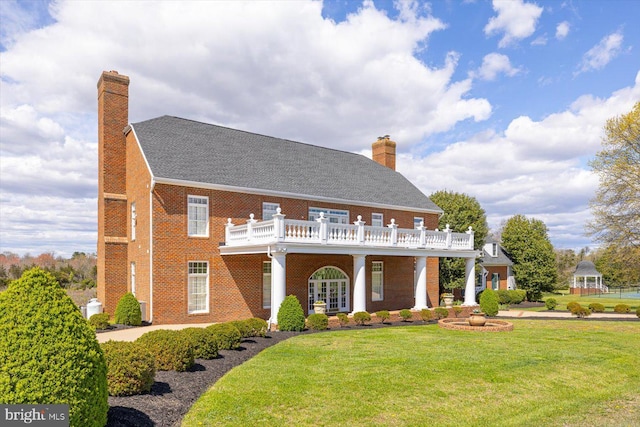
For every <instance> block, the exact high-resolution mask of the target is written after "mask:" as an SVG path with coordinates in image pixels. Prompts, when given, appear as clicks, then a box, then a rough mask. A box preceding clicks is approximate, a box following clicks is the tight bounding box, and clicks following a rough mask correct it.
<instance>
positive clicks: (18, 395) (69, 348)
mask: <svg viewBox="0 0 640 427" xmlns="http://www.w3.org/2000/svg"><path fill="white" fill-rule="evenodd" d="M107 397H108V395H107V366H106V364H105V360H104V354H103V353H102V350H101V349H100V345H99V344H98V341H97V340H96V335H95V332H94V330H93V329H92V328H91V327H90V326H89V324H88V322H87V321H86V320H85V319H84V318H83V317H82V314H81V313H80V309H79V308H78V307H77V306H76V305H75V304H74V303H73V301H72V300H71V298H69V297H68V296H67V295H66V293H65V291H64V290H63V289H62V288H61V287H60V285H59V284H58V282H57V281H56V279H55V278H54V277H53V276H52V275H51V274H50V273H47V272H45V271H44V270H42V269H40V268H33V269H30V270H27V271H25V272H24V273H23V274H22V277H21V278H20V279H18V280H15V281H13V282H11V284H10V285H9V287H8V288H7V290H5V291H3V292H2V293H0V402H2V403H3V404H45V403H48V404H57V403H64V404H68V405H69V424H70V426H72V427H76V426H77V427H85V426H96V427H102V426H104V425H105V424H106V423H107V410H108V409H109V406H108V404H107Z"/></svg>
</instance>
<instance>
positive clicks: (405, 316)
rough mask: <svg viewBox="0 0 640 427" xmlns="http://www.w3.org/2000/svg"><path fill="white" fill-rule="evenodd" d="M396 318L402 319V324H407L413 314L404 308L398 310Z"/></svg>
mask: <svg viewBox="0 0 640 427" xmlns="http://www.w3.org/2000/svg"><path fill="white" fill-rule="evenodd" d="M398 316H400V317H401V318H402V321H403V322H407V321H408V320H409V319H411V318H412V317H413V313H412V312H411V310H409V309H408V308H405V309H402V310H400V312H398Z"/></svg>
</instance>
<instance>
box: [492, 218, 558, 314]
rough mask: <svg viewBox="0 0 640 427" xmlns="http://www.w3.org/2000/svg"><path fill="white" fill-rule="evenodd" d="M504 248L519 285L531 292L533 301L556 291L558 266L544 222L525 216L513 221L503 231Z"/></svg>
mask: <svg viewBox="0 0 640 427" xmlns="http://www.w3.org/2000/svg"><path fill="white" fill-rule="evenodd" d="M502 246H503V247H504V248H505V249H506V250H507V252H509V254H510V255H511V258H512V259H513V263H514V265H513V273H514V275H515V277H516V283H517V286H518V288H521V289H524V290H525V291H527V299H528V300H529V301H535V300H539V299H540V298H541V296H542V292H545V291H551V290H553V287H554V285H555V283H556V281H557V279H558V266H557V264H556V259H555V253H554V250H553V245H552V244H551V241H549V237H548V235H547V226H546V225H545V223H544V222H542V221H541V220H538V219H535V218H531V219H529V218H527V217H525V216H524V215H515V216H513V217H511V218H509V219H508V220H507V222H506V223H505V224H504V227H503V229H502Z"/></svg>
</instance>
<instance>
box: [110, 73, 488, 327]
mask: <svg viewBox="0 0 640 427" xmlns="http://www.w3.org/2000/svg"><path fill="white" fill-rule="evenodd" d="M128 86H129V78H128V77H126V76H124V75H120V74H118V73H117V72H115V71H111V72H104V73H103V74H102V76H101V77H100V80H99V81H98V133H99V156H98V157H99V159H98V162H99V188H98V191H99V194H98V299H99V300H100V301H101V302H102V304H103V307H104V309H105V311H106V312H109V313H113V312H114V311H115V306H116V304H117V302H118V300H119V298H120V297H121V296H122V295H123V294H124V293H125V292H128V291H131V292H133V293H134V294H135V296H136V298H137V299H138V300H139V301H141V302H142V303H143V304H142V306H143V309H144V312H143V318H144V319H146V320H147V321H152V322H153V323H157V324H168V323H198V322H219V321H228V320H233V319H240V318H248V317H261V318H264V319H270V320H271V321H272V322H273V323H276V320H277V319H276V317H277V309H278V307H279V306H280V303H281V302H282V300H283V299H284V297H285V296H286V295H289V294H293V295H296V296H297V297H298V299H299V301H300V302H301V304H302V306H303V308H304V309H305V312H306V314H309V313H311V312H313V302H315V301H316V300H323V301H326V303H327V311H328V312H329V313H336V312H347V313H352V312H357V311H369V312H373V311H376V310H382V309H388V310H394V309H402V308H411V307H413V308H414V309H422V308H426V307H432V306H434V305H438V301H439V286H438V258H439V257H443V256H453V257H462V258H465V259H466V261H467V262H466V266H467V268H466V280H467V282H466V283H467V287H468V288H469V289H473V288H474V286H475V283H474V282H475V280H474V278H475V271H474V270H475V267H474V264H475V257H476V251H474V250H473V232H472V230H471V229H470V230H469V231H468V232H467V233H453V232H451V230H448V229H446V230H442V231H438V230H434V229H435V228H436V227H437V224H438V217H439V215H440V214H441V213H442V210H441V209H440V208H438V206H436V205H435V204H434V203H433V202H432V201H431V200H429V198H428V197H426V196H425V195H424V194H423V193H422V192H420V190H418V189H417V188H416V187H415V186H414V185H413V184H411V182H409V181H408V180H407V179H406V178H404V177H403V176H402V175H401V174H399V173H398V172H396V171H395V146H396V144H395V142H393V141H391V140H390V139H389V138H388V137H382V138H379V139H378V140H377V141H375V142H374V143H373V146H372V148H373V160H371V159H368V158H366V157H364V156H361V155H358V154H354V153H349V152H344V151H339V150H334V149H328V148H322V147H318V146H313V145H309V144H303V143H299V142H294V141H289V140H284V139H280V138H273V137H268V136H263V135H257V134H253V133H249V132H244V131H240V130H234V129H229V128H226V127H221V126H216V125H211V124H206V123H200V122H195V121H192V120H186V119H181V118H177V117H170V116H162V117H158V118H154V119H151V120H147V121H143V122H139V123H131V124H130V123H128ZM467 295H468V298H467V299H466V300H465V304H466V305H475V304H476V302H475V293H474V292H467Z"/></svg>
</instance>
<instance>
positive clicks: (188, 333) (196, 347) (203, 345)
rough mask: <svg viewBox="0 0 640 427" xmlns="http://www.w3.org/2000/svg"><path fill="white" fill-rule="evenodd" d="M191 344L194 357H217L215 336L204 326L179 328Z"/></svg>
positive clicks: (206, 358) (207, 358)
mask: <svg viewBox="0 0 640 427" xmlns="http://www.w3.org/2000/svg"><path fill="white" fill-rule="evenodd" d="M181 333H182V335H184V336H185V337H186V338H187V339H188V340H189V342H190V343H191V346H192V347H193V357H195V358H196V359H205V360H209V359H215V358H216V357H218V343H217V341H216V336H215V334H213V333H212V332H211V331H208V330H206V329H205V328H199V327H193V328H185V329H182V330H181Z"/></svg>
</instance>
